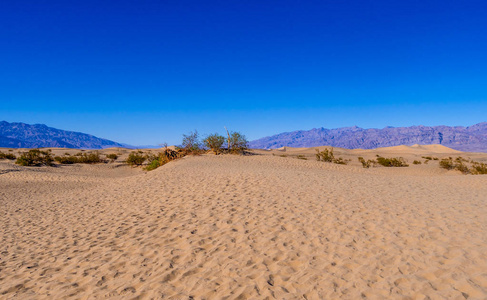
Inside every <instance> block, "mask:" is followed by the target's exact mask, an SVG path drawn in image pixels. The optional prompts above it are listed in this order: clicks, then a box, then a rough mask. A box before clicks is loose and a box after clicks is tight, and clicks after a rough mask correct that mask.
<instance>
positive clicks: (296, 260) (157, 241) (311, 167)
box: [0, 147, 487, 299]
mask: <svg viewBox="0 0 487 300" xmlns="http://www.w3.org/2000/svg"><path fill="white" fill-rule="evenodd" d="M412 148H415V147H412ZM416 148H417V147H416ZM401 149H402V148H401ZM300 151H307V150H306V149H304V150H303V149H301V150H300ZM313 151H314V150H313ZM401 151H406V150H405V149H402V150H401ZM407 151H409V149H408V150H407ZM273 153H277V152H272V151H271V152H269V153H267V155H254V156H245V157H242V156H228V155H224V156H213V155H203V156H199V157H187V158H184V159H180V160H177V161H174V162H171V163H169V164H167V165H165V166H164V167H161V168H159V169H157V170H155V171H152V172H148V173H146V172H143V171H141V170H140V169H130V168H128V167H124V166H119V165H110V164H108V165H95V166H83V165H75V166H63V167H58V168H48V167H41V168H32V167H30V168H27V167H18V166H15V165H13V164H12V163H7V162H4V161H3V162H0V205H1V211H0V225H1V227H0V228H1V229H0V298H1V299H11V298H17V299H32V298H36V299H37V298H45V299H53V298H56V299H64V298H75V299H78V298H85V299H88V298H89V299H91V298H120V299H127V298H129V299H134V298H136V297H139V298H147V299H151V298H152V299H159V298H167V299H193V298H194V299H364V298H365V299H368V298H370V299H467V298H468V299H486V298H487V206H486V201H487V177H486V176H465V175H458V174H456V173H454V172H447V171H442V170H439V168H438V167H437V165H436V166H434V165H433V163H431V164H428V165H421V166H414V167H411V168H401V169H394V170H390V169H387V170H386V168H374V169H363V168H361V167H359V166H357V165H349V166H341V165H335V164H328V163H321V162H317V161H314V160H299V159H294V158H290V157H279V156H277V155H275V156H273V155H272V154H273ZM349 155H352V154H349ZM411 170H416V171H415V172H416V173H415V176H411V174H410V172H411ZM431 170H435V171H434V172H433V171H431ZM446 175H448V176H446Z"/></svg>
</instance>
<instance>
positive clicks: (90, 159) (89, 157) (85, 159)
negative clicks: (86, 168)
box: [54, 152, 106, 165]
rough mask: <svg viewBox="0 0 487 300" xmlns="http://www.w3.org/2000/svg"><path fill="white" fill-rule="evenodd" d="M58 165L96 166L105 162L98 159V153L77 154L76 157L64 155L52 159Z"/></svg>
mask: <svg viewBox="0 0 487 300" xmlns="http://www.w3.org/2000/svg"><path fill="white" fill-rule="evenodd" d="M54 160H56V161H57V162H58V163H60V164H63V165H70V164H97V163H105V162H106V161H105V160H104V159H103V158H101V157H100V154H99V153H98V152H94V153H77V154H76V155H64V156H56V157H54Z"/></svg>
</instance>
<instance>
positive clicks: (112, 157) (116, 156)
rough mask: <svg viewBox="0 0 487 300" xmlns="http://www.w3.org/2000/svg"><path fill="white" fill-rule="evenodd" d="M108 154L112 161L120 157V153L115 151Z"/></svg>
mask: <svg viewBox="0 0 487 300" xmlns="http://www.w3.org/2000/svg"><path fill="white" fill-rule="evenodd" d="M106 156H107V158H108V159H110V160H111V161H114V160H116V159H117V158H118V155H116V154H115V153H110V154H107V155H106Z"/></svg>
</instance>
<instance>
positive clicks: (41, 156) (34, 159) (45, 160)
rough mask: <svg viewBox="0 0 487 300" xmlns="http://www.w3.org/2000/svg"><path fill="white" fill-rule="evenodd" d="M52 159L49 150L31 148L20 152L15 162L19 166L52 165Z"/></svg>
mask: <svg viewBox="0 0 487 300" xmlns="http://www.w3.org/2000/svg"><path fill="white" fill-rule="evenodd" d="M53 161H54V159H53V157H52V155H51V151H50V150H47V151H42V150H39V149H31V150H29V151H28V152H24V153H21V155H20V156H19V157H18V158H17V160H16V161H15V163H16V164H18V165H21V166H42V165H46V166H52V165H53V163H52V162H53Z"/></svg>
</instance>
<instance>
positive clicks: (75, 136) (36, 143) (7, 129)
mask: <svg viewBox="0 0 487 300" xmlns="http://www.w3.org/2000/svg"><path fill="white" fill-rule="evenodd" d="M127 146H128V145H124V144H120V143H117V142H114V141H110V140H106V139H101V138H98V137H96V136H92V135H89V134H86V133H80V132H74V131H65V130H60V129H56V128H52V127H47V126H46V125H42V124H35V125H29V124H24V123H9V122H5V121H2V122H0V147H8V148H39V147H62V148H85V149H103V148H109V147H127Z"/></svg>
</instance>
